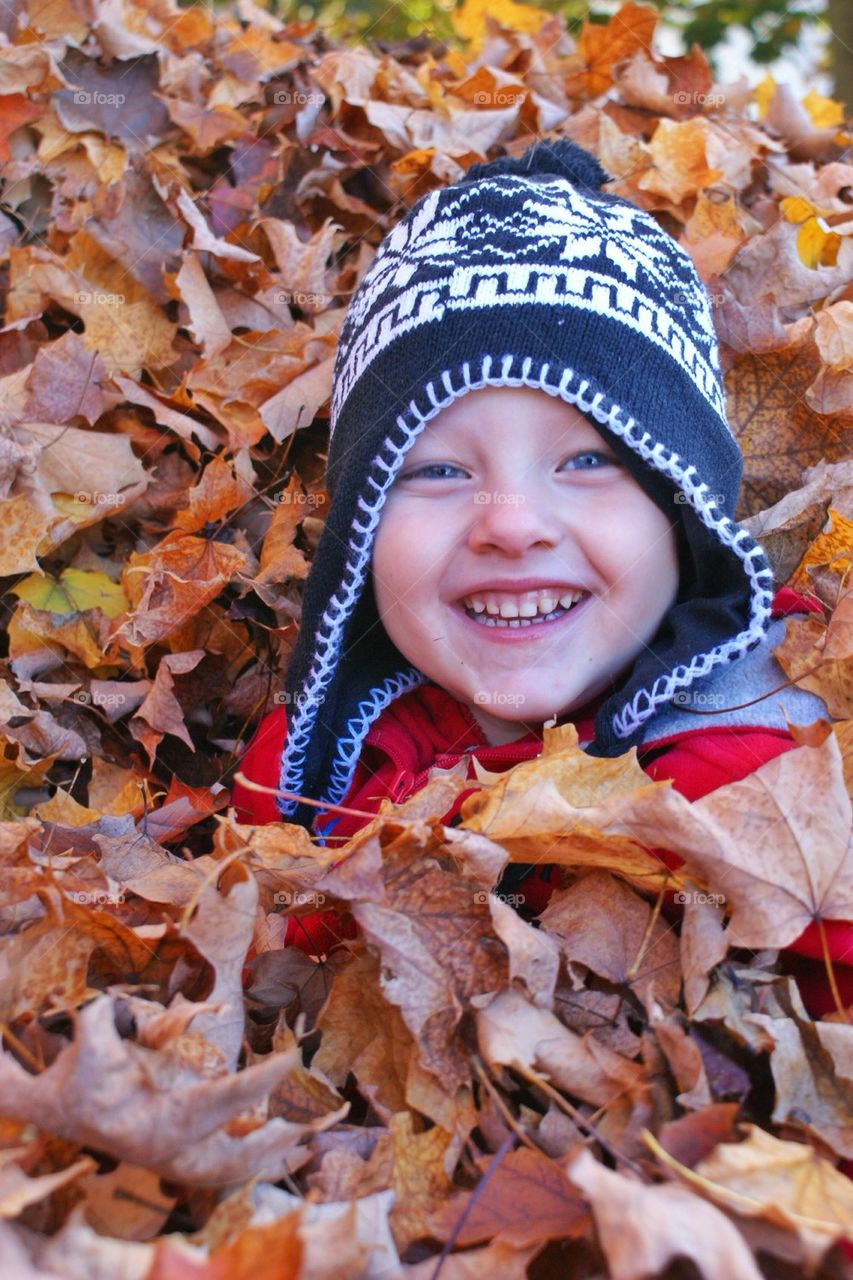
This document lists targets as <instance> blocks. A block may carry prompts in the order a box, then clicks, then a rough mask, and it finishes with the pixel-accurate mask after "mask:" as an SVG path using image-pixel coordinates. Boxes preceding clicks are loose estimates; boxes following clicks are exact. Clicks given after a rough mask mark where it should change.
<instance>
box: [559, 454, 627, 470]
mask: <svg viewBox="0 0 853 1280" xmlns="http://www.w3.org/2000/svg"><path fill="white" fill-rule="evenodd" d="M590 458H602V459H603V460H604V464H605V466H606V465H607V464H608V463H615V462H616V459H615V458H614V457H613V455H612V454H610V453H605V452H604V451H603V450H602V449H590V450H588V451H587V452H586V453H576V454H574V455H573V456H572V457H571V458H569V459H568V461H569V462H580V463H584V462H585V461H586V460H588V459H590ZM577 470H579V471H597V470H598V467H595V466H587V465H581V466H579V467H578V468H577Z"/></svg>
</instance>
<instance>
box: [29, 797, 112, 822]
mask: <svg viewBox="0 0 853 1280" xmlns="http://www.w3.org/2000/svg"><path fill="white" fill-rule="evenodd" d="M33 813H34V814H36V816H37V817H39V818H41V819H42V820H43V821H44V822H57V823H60V824H61V825H62V826H64V827H85V826H86V825H87V823H89V822H97V820H98V818H100V816H101V815H100V813H98V811H97V809H87V808H86V806H85V805H83V804H80V803H79V802H78V801H77V800H75V799H74V797H73V796H72V795H70V794H69V793H68V792H67V791H63V789H62V787H57V788H56V793H55V795H52V796H51V798H50V799H49V800H45V801H43V803H42V804H37V805H35V806H34V808H33Z"/></svg>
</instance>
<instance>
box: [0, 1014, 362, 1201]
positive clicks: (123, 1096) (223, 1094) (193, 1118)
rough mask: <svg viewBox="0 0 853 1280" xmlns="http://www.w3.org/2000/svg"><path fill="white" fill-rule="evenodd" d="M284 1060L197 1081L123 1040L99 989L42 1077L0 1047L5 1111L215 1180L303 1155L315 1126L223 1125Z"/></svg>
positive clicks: (274, 1172) (264, 1090)
mask: <svg viewBox="0 0 853 1280" xmlns="http://www.w3.org/2000/svg"><path fill="white" fill-rule="evenodd" d="M292 1062H293V1057H292V1055H290V1054H275V1055H272V1056H271V1057H270V1058H268V1059H267V1060H266V1061H264V1062H259V1063H258V1064H257V1065H255V1066H253V1067H248V1068H246V1070H245V1071H240V1072H238V1073H237V1074H236V1075H224V1076H219V1077H217V1078H214V1079H204V1078H201V1077H199V1076H198V1075H196V1074H195V1073H194V1072H193V1071H192V1070H190V1069H189V1068H188V1067H187V1066H186V1065H181V1064H179V1063H178V1062H176V1061H173V1060H171V1059H170V1058H169V1057H168V1055H166V1054H164V1053H163V1052H161V1051H153V1050H151V1049H146V1048H143V1047H142V1046H140V1045H136V1044H134V1043H133V1042H132V1041H130V1040H123V1039H121V1038H120V1036H119V1034H118V1031H117V1029H116V1025H115V1014H114V1005H113V1002H112V1000H110V999H109V998H108V997H107V996H99V997H97V998H96V999H95V1000H93V1001H92V1003H91V1004H89V1005H87V1006H86V1007H85V1008H84V1009H82V1010H81V1011H80V1012H79V1013H78V1015H77V1019H76V1035H75V1038H74V1041H73V1043H72V1044H70V1045H68V1046H66V1047H65V1048H64V1049H63V1050H62V1051H61V1052H60V1053H59V1055H58V1057H57V1058H56V1059H55V1060H54V1062H53V1063H52V1064H51V1065H50V1066H49V1067H48V1068H47V1069H46V1070H45V1071H43V1072H42V1073H41V1075H39V1076H32V1075H30V1074H28V1073H27V1072H26V1071H24V1070H23V1068H21V1067H20V1066H19V1065H18V1064H17V1063H16V1062H15V1060H14V1058H13V1057H12V1056H11V1055H10V1054H9V1053H8V1052H6V1053H3V1054H2V1056H0V1088H2V1096H3V1111H4V1114H5V1115H6V1116H15V1117H16V1118H18V1119H22V1120H26V1121H28V1122H29V1123H31V1124H34V1125H37V1126H38V1127H39V1128H41V1129H44V1130H47V1131H49V1132H51V1133H55V1134H59V1135H60V1136H62V1137H65V1138H67V1139H68V1140H69V1141H71V1142H76V1143H79V1144H81V1145H85V1146H92V1147H94V1148H95V1149H96V1150H100V1151H104V1152H106V1153H108V1154H110V1155H113V1156H115V1157H116V1158H117V1159H121V1160H127V1161H129V1162H130V1163H132V1164H138V1165H142V1166H143V1167H145V1168H150V1169H156V1170H158V1171H159V1172H160V1173H161V1174H162V1175H163V1176H164V1177H173V1178H175V1179H176V1180H178V1181H184V1182H187V1183H191V1184H201V1185H218V1184H220V1185H221V1184H222V1183H228V1182H231V1181H236V1180H237V1179H239V1178H241V1177H245V1176H247V1170H253V1171H254V1172H257V1171H258V1170H259V1169H261V1168H265V1169H266V1170H267V1176H271V1177H277V1176H279V1175H280V1172H281V1171H282V1169H284V1168H288V1167H289V1168H293V1167H294V1164H295V1162H298V1161H299V1160H304V1159H305V1158H307V1152H305V1151H303V1152H302V1153H301V1154H300V1152H299V1144H300V1142H301V1140H302V1139H303V1138H304V1137H306V1136H307V1135H308V1134H309V1133H311V1132H313V1131H314V1128H315V1127H316V1126H312V1125H291V1124H288V1123H287V1122H286V1121H284V1120H280V1119H276V1120H270V1121H269V1122H268V1123H267V1124H266V1125H263V1126H262V1127H261V1128H260V1129H255V1130H253V1131H252V1132H251V1133H249V1134H247V1135H246V1136H245V1137H242V1138H230V1137H229V1136H228V1135H227V1134H226V1133H225V1132H224V1130H223V1126H224V1125H226V1124H227V1123H228V1122H229V1121H230V1120H232V1119H233V1118H234V1117H235V1116H236V1115H238V1114H239V1112H240V1111H242V1110H244V1109H245V1108H246V1107H248V1106H251V1105H253V1104H254V1103H256V1102H259V1101H260V1100H262V1099H263V1098H264V1097H266V1095H267V1094H268V1093H269V1091H270V1089H271V1088H272V1087H273V1086H274V1085H275V1083H276V1081H277V1080H279V1079H280V1078H281V1077H282V1076H283V1075H284V1074H285V1073H286V1072H287V1071H288V1070H289V1069H290V1066H291V1063H292ZM333 1114H334V1115H335V1118H337V1116H338V1115H339V1114H340V1113H333ZM320 1127H322V1126H320Z"/></svg>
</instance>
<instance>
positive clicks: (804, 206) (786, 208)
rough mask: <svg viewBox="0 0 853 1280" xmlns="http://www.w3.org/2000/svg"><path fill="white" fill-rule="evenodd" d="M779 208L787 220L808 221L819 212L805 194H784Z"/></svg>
mask: <svg viewBox="0 0 853 1280" xmlns="http://www.w3.org/2000/svg"><path fill="white" fill-rule="evenodd" d="M779 209H780V210H781V213H782V216H783V218H784V219H785V221H786V222H806V221H807V220H808V219H809V218H813V217H814V216H815V214H816V212H817V210H816V209H815V206H814V205H813V204H810V203H809V201H808V200H806V198H805V197H804V196H783V198H782V199H781V200H780V201H779Z"/></svg>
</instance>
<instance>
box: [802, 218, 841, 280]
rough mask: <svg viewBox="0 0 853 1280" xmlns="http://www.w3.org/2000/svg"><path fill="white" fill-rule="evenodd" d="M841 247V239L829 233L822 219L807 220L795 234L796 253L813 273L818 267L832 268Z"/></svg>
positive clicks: (833, 233) (834, 233)
mask: <svg viewBox="0 0 853 1280" xmlns="http://www.w3.org/2000/svg"><path fill="white" fill-rule="evenodd" d="M840 247H841V237H840V236H839V235H838V234H837V233H836V232H834V231H830V230H829V228H828V227H827V225H826V223H825V222H824V220H823V218H809V219H808V221H807V222H804V223H803V225H802V226H801V227H800V229H799V231H798V232H797V253H798V254H799V255H800V260H801V261H802V262H803V263H804V264H805V265H806V266H807V267H811V268H812V270H813V271H815V270H817V268H818V267H834V266H835V263H836V261H837V259H838V250H839V248H840Z"/></svg>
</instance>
